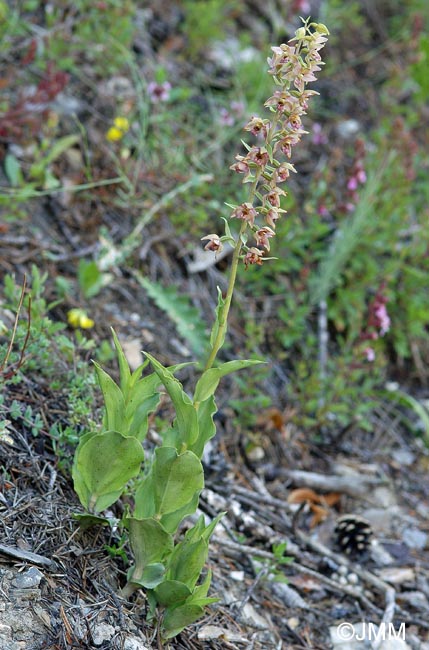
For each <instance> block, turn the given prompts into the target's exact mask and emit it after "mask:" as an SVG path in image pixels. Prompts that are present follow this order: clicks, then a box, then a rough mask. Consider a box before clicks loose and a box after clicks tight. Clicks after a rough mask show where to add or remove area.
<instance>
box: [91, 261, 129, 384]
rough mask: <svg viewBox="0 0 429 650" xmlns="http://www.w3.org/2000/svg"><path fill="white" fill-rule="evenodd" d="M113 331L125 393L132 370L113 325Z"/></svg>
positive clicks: (121, 382) (121, 381)
mask: <svg viewBox="0 0 429 650" xmlns="http://www.w3.org/2000/svg"><path fill="white" fill-rule="evenodd" d="M97 270H98V269H97ZM111 331H112V336H113V342H114V344H115V348H116V355H117V358H118V364H119V376H120V387H121V390H122V393H123V394H124V395H125V393H126V391H127V390H128V388H129V385H130V380H131V370H130V366H129V364H128V361H127V358H126V356H125V354H124V351H123V349H122V346H121V344H120V342H119V339H118V337H117V336H116V332H115V330H114V329H113V327H112V328H111Z"/></svg>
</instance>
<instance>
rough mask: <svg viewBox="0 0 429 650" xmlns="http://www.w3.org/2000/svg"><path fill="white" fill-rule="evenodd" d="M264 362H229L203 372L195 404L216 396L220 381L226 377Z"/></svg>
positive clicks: (195, 396)
mask: <svg viewBox="0 0 429 650" xmlns="http://www.w3.org/2000/svg"><path fill="white" fill-rule="evenodd" d="M259 363H263V361H259V360H257V359H250V360H247V361H245V360H243V361H239V360H237V361H228V362H227V363H223V364H222V365H221V366H219V367H218V368H209V370H206V371H205V372H203V374H202V375H201V377H200V378H199V380H198V382H197V385H196V388H195V395H194V402H203V401H204V400H206V399H208V398H209V397H210V396H211V395H213V394H214V392H215V391H216V388H217V387H218V384H219V381H220V379H221V378H222V377H224V376H225V375H228V374H230V373H231V372H235V371H236V370H242V369H243V368H248V367H249V366H255V365H257V364H259Z"/></svg>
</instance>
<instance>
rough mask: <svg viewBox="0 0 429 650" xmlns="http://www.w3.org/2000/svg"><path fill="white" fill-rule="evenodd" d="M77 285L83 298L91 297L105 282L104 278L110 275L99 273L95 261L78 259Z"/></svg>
mask: <svg viewBox="0 0 429 650" xmlns="http://www.w3.org/2000/svg"><path fill="white" fill-rule="evenodd" d="M77 277H78V281H79V286H80V288H81V290H82V293H83V295H84V297H85V298H93V297H94V296H96V295H97V293H99V291H100V289H102V288H103V287H104V286H105V284H106V278H107V277H110V276H108V275H107V274H105V273H101V271H100V270H99V269H98V266H97V264H96V262H94V261H91V262H87V261H86V260H80V261H79V265H78V270H77Z"/></svg>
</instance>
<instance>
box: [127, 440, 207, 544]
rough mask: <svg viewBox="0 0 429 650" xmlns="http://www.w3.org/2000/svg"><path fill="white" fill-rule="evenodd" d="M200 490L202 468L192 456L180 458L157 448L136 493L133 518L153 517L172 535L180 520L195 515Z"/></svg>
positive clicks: (190, 454)
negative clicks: (147, 472)
mask: <svg viewBox="0 0 429 650" xmlns="http://www.w3.org/2000/svg"><path fill="white" fill-rule="evenodd" d="M203 487H204V475H203V467H202V465H201V462H200V460H199V459H198V458H197V457H196V456H195V454H194V453H192V452H191V451H186V452H184V453H183V454H180V455H179V454H178V453H177V451H176V450H175V449H174V448H173V447H159V448H158V449H156V450H155V458H154V460H153V463H152V467H151V470H150V473H149V474H148V476H146V478H145V479H144V481H143V482H142V483H141V485H140V487H139V488H138V489H137V491H136V495H135V516H136V517H137V518H139V519H144V518H146V517H153V516H156V518H157V519H158V520H159V521H160V522H161V524H162V526H163V527H164V528H165V529H166V530H167V531H168V532H175V531H176V528H177V526H178V525H179V523H180V522H181V520H182V519H183V518H184V517H185V516H186V515H188V514H190V513H192V512H195V510H196V507H197V505H198V497H199V494H200V492H201V490H202V488H203Z"/></svg>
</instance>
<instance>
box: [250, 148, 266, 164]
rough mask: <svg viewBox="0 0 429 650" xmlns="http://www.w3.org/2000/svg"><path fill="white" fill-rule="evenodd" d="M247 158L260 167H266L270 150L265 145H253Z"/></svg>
mask: <svg viewBox="0 0 429 650" xmlns="http://www.w3.org/2000/svg"><path fill="white" fill-rule="evenodd" d="M247 158H248V159H249V160H251V161H252V162H254V163H255V164H256V165H258V167H265V165H266V164H267V163H268V160H269V156H268V152H267V150H266V149H265V148H264V147H252V148H251V149H250V151H249V153H248V154H247Z"/></svg>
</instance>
